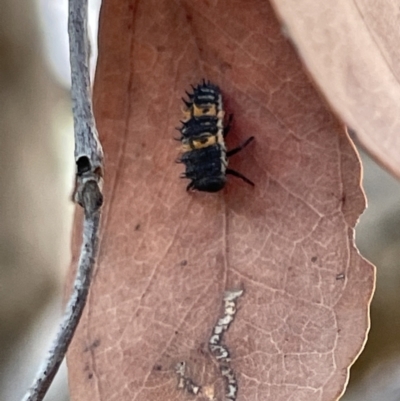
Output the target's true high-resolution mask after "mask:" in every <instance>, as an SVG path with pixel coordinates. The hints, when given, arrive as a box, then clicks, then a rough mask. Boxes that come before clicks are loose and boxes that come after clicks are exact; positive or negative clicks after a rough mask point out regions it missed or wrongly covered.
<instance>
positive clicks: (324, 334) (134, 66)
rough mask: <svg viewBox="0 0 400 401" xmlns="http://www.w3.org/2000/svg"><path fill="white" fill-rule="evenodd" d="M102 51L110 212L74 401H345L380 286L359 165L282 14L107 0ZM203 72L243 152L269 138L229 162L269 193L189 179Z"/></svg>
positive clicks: (242, 7) (74, 359)
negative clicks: (369, 256)
mask: <svg viewBox="0 0 400 401" xmlns="http://www.w3.org/2000/svg"><path fill="white" fill-rule="evenodd" d="M99 43H100V48H99V60H98V66H97V72H96V82H95V87H94V107H95V115H96V118H97V124H98V129H99V132H100V134H101V139H102V142H103V145H104V151H105V155H106V176H105V205H104V215H103V226H102V235H101V241H100V253H99V260H98V265H97V269H96V274H95V276H94V282H93V286H92V289H91V294H90V297H89V300H88V304H87V307H86V310H85V312H84V316H83V318H82V321H81V323H80V326H79V329H78V331H77V333H76V336H75V339H74V341H73V343H72V345H71V349H70V351H69V355H68V365H69V381H70V390H71V400H79V401H85V400H90V401H96V400H110V401H111V400H118V401H124V400H129V401H133V400H135V401H142V400H168V401H174V400H176V401H178V400H187V399H197V400H210V401H211V400H216V401H217V400H225V399H230V400H233V399H234V398H232V397H231V398H229V397H228V398H224V397H225V396H224V394H225V393H227V392H228V391H233V390H234V389H233V390H232V388H230V387H229V386H228V385H233V384H232V383H234V382H235V381H236V382H237V387H238V393H237V399H238V400H274V401H279V400H296V401H301V400H307V401H313V400H334V399H336V398H337V397H338V396H339V394H341V392H342V391H343V388H344V386H345V383H346V381H347V377H348V368H349V366H350V365H351V364H352V363H353V361H354V359H355V358H356V356H357V354H358V353H359V352H360V350H361V348H362V347H363V344H364V342H365V339H366V333H367V330H368V327H369V319H368V308H369V303H370V299H371V295H372V291H373V288H374V269H373V267H372V266H371V265H370V264H369V263H367V262H366V261H365V260H363V259H362V258H361V257H360V255H359V254H358V252H357V250H356V249H355V247H354V241H353V240H354V238H353V237H354V225H355V224H356V222H357V219H358V217H359V215H360V213H361V212H362V211H363V209H364V207H365V200H364V196H363V193H362V190H361V188H360V162H359V160H358V157H357V154H356V151H355V149H354V147H353V145H352V144H351V142H350V140H349V138H348V137H347V135H346V133H345V132H344V129H343V127H342V125H341V124H340V123H339V122H338V121H337V120H336V118H335V117H334V116H333V115H332V114H331V113H330V111H328V110H327V109H326V106H325V104H324V102H322V101H321V99H320V98H319V95H318V94H317V93H316V91H315V90H314V89H313V86H312V85H311V83H310V81H309V80H308V78H307V76H306V75H305V73H304V72H303V70H302V66H301V64H300V62H299V60H298V58H297V56H296V54H295V52H294V50H293V48H292V46H291V44H290V43H289V42H288V41H287V40H286V39H285V37H284V36H283V35H282V33H281V30H280V26H279V23H278V22H277V20H276V18H275V16H274V13H273V11H272V9H271V7H270V6H269V4H268V3H267V2H265V1H260V0H251V1H246V2H244V1H239V0H237V1H230V2H217V1H211V0H210V1H208V2H203V3H202V6H201V7H200V6H199V4H195V3H193V2H191V1H181V2H171V1H167V0H157V1H154V0H153V1H146V2H138V1H123V0H105V1H103V6H102V12H101V20H100V41H99ZM202 78H206V79H210V80H211V81H212V82H214V83H215V84H218V85H219V86H220V87H221V89H222V92H223V95H224V100H225V105H226V111H227V113H233V114H234V120H233V126H232V130H231V131H232V132H231V133H230V134H229V136H228V139H227V145H228V148H233V147H234V146H236V145H237V144H239V143H240V142H242V141H243V140H245V139H246V138H248V137H249V136H250V135H254V136H255V138H256V140H255V141H254V142H253V143H252V144H251V145H249V146H248V147H247V148H246V149H245V150H243V151H242V152H241V153H240V154H238V155H237V156H235V157H233V158H232V159H231V161H230V166H232V168H234V169H236V170H238V171H240V172H242V173H243V174H245V175H246V176H247V177H249V178H250V179H251V180H253V181H254V182H255V187H254V188H252V187H251V186H248V185H247V184H246V183H244V182H242V181H241V180H238V179H236V178H235V177H230V178H229V182H228V184H227V186H226V188H225V189H224V190H223V191H221V192H219V193H217V194H207V193H201V192H192V193H188V192H186V190H185V187H186V184H187V182H184V181H183V180H180V179H179V178H178V177H179V174H180V173H182V171H183V169H182V167H183V166H182V165H180V164H175V163H174V160H175V159H176V157H177V156H178V154H179V151H178V148H179V144H178V142H175V141H174V140H173V136H174V135H175V136H176V131H175V133H174V127H175V126H177V125H179V120H180V119H181V118H182V112H181V107H182V102H181V100H180V97H181V96H183V95H184V91H185V90H189V89H190V84H197V83H199V82H200V81H201V79H202ZM226 291H228V293H226ZM229 291H230V292H229ZM241 291H243V292H241ZM224 296H225V297H227V298H226V299H225V300H224ZM219 319H222V320H219ZM227 319H228V320H229V319H233V322H232V323H231V324H230V326H229V329H228V330H226V328H227V327H226V326H227V325H224V322H226V321H228V320H227ZM218 333H219V334H218ZM212 335H218V336H220V337H219V338H220V340H221V341H220V343H221V344H223V347H224V349H220V351H221V352H225V351H228V352H229V354H230V357H231V362H230V363H227V364H225V365H221V364H220V363H218V361H217V359H216V358H215V356H216V353H212V352H210V342H211V343H212V340H211V339H212ZM198 387H200V389H198ZM196 391H198V392H197V395H193V394H196ZM189 393H192V395H191V394H189Z"/></svg>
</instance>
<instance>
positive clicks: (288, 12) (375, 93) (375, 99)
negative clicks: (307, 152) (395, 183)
mask: <svg viewBox="0 0 400 401" xmlns="http://www.w3.org/2000/svg"><path fill="white" fill-rule="evenodd" d="M272 3H273V4H274V5H275V7H276V10H277V12H278V13H279V15H280V16H281V17H282V19H283V21H284V23H285V26H286V30H287V32H288V34H289V36H290V38H291V39H292V40H293V42H294V43H295V44H296V46H297V49H298V52H299V53H300V55H301V57H302V59H303V61H304V63H305V64H306V65H307V69H308V70H309V72H310V73H311V75H312V77H313V78H314V79H315V81H316V83H317V84H318V86H319V88H320V89H321V91H322V92H323V94H324V96H326V99H327V101H328V102H329V103H330V104H331V106H332V108H333V109H334V110H336V112H337V113H338V114H339V115H340V117H341V118H342V119H343V120H344V121H345V122H346V124H348V125H349V126H350V127H351V128H352V129H353V130H355V132H356V134H357V136H358V138H359V140H360V142H361V144H362V145H363V146H364V147H365V148H366V149H367V150H368V151H369V152H370V153H371V154H372V155H373V156H374V157H375V159H376V160H377V161H378V162H380V163H381V164H382V165H384V166H385V167H386V168H387V169H389V170H390V171H391V172H392V173H394V174H396V175H397V177H400V150H399V149H400V135H399V132H400V119H399V118H398V115H399V104H400V85H399V79H400V63H399V61H400V51H399V45H398V44H399V42H400V33H399V29H398V26H399V5H400V3H399V1H398V0H386V1H379V0H353V1H348V0H338V1H328V2H327V1H320V2H315V1H312V0H300V1H295V2H293V1H290V0H279V1H278V0H272Z"/></svg>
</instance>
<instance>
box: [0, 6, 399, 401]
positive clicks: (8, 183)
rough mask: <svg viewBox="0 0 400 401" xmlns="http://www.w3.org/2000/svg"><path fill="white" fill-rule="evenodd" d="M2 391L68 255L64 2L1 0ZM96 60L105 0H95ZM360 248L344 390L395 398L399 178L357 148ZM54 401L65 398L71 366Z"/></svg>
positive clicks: (69, 129) (44, 345) (27, 376)
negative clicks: (358, 326) (360, 309)
mask: <svg viewBox="0 0 400 401" xmlns="http://www.w3.org/2000/svg"><path fill="white" fill-rule="evenodd" d="M1 4H2V11H1V13H0V98H1V105H2V107H1V108H0V121H1V131H0V144H1V146H0V168H1V170H0V171H1V174H0V187H1V188H2V191H1V192H0V344H1V347H0V400H7V401H14V400H15V401H17V400H20V399H21V398H22V396H23V394H24V392H25V391H26V389H27V388H28V387H29V386H30V384H31V382H32V380H33V378H34V376H35V373H36V370H37V368H38V366H39V365H40V363H41V361H42V359H43V356H44V355H45V353H46V351H47V349H48V347H49V344H50V342H51V340H52V339H53V337H54V335H55V332H56V329H57V326H58V323H59V320H60V316H61V313H62V309H61V294H62V287H63V282H64V277H65V273H66V269H67V267H68V264H69V260H70V254H69V244H70V229H71V224H72V213H73V206H72V202H70V196H71V192H72V184H73V173H74V165H73V122H72V115H71V110H70V95H69V83H70V77H69V55H68V37H67V1H66V0H64V1H54V0H36V1H33V2H26V1H21V0H19V1H18V0H2V3H1ZM89 4H90V17H89V25H90V37H91V41H92V64H91V70H92V73H94V66H95V60H96V56H97V54H96V48H97V45H96V36H97V19H98V12H99V8H100V0H90V1H89ZM360 154H361V157H362V160H363V166H364V180H363V182H364V188H365V192H366V195H367V198H368V205H369V207H368V209H367V210H366V211H365V213H364V214H363V215H362V216H361V219H360V223H359V224H358V226H357V235H356V241H357V244H358V247H359V249H360V252H361V254H362V255H363V256H364V257H365V258H367V259H369V260H370V261H371V262H372V263H374V264H375V265H376V266H377V268H378V269H377V289H376V293H375V297H374V300H373V302H372V314H371V320H372V328H371V331H370V335H369V340H368V343H367V345H366V348H365V350H364V352H363V353H362V354H361V356H360V358H359V359H358V360H357V362H356V363H355V365H354V366H353V368H352V370H351V379H350V385H349V387H348V390H347V392H346V394H345V395H344V397H343V400H345V401H361V400H363V401H378V400H379V401H400V308H398V305H400V291H399V290H398V288H399V286H400V246H399V245H398V244H399V243H400V202H399V199H400V183H399V181H397V180H396V179H394V178H393V177H392V176H391V175H390V174H388V173H387V172H386V171H384V170H383V169H382V168H380V167H379V166H378V165H377V164H376V163H374V161H373V160H371V159H370V158H369V157H368V156H367V155H366V154H364V153H363V152H362V150H360ZM46 400H47V401H55V400H57V401H68V391H67V378H66V369H65V366H63V368H62V369H61V371H60V373H59V374H58V376H57V378H56V380H55V383H54V384H53V386H52V388H51V390H50V392H49V394H48V395H47V397H46Z"/></svg>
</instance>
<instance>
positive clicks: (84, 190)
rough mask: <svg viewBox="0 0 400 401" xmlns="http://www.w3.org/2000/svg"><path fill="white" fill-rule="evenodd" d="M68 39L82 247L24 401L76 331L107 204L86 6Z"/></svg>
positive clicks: (72, 19)
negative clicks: (70, 288) (63, 308)
mask: <svg viewBox="0 0 400 401" xmlns="http://www.w3.org/2000/svg"><path fill="white" fill-rule="evenodd" d="M68 33H69V44H70V61H71V94H72V109H73V114H74V131H75V162H76V166H77V172H76V184H75V195H74V198H75V201H76V202H77V203H79V204H80V205H81V206H82V207H83V209H84V216H85V217H84V223H83V242H82V247H81V254H80V258H79V264H78V269H77V273H76V277H75V282H74V287H73V291H72V295H71V298H70V300H69V302H68V305H67V308H66V311H65V314H64V317H63V320H62V323H61V325H60V328H59V330H58V333H57V335H56V338H55V340H54V342H53V344H52V346H51V348H50V350H49V352H48V355H47V357H46V359H45V361H44V363H43V366H42V367H41V369H40V370H39V372H38V374H37V376H36V378H35V380H34V382H33V385H32V386H31V388H30V389H29V390H28V391H27V393H26V395H25V397H24V400H25V401H41V400H43V398H44V396H45V395H46V393H47V390H48V388H49V387H50V385H51V383H52V381H53V379H54V376H55V375H56V373H57V371H58V368H59V367H60V364H61V362H62V361H63V359H64V356H65V354H66V352H67V349H68V346H69V344H70V342H71V340H72V337H73V335H74V332H75V329H76V327H77V326H78V323H79V320H80V317H81V315H82V312H83V309H84V307H85V304H86V299H87V295H88V292H89V287H90V282H91V277H92V271H93V267H94V264H95V258H96V254H97V245H98V231H99V223H100V207H101V205H102V203H103V195H102V192H101V184H102V177H103V151H102V148H101V144H100V141H99V138H98V134H97V130H96V126H95V120H94V116H93V111H92V101H91V88H90V75H89V42H88V36H87V0H69V19H68Z"/></svg>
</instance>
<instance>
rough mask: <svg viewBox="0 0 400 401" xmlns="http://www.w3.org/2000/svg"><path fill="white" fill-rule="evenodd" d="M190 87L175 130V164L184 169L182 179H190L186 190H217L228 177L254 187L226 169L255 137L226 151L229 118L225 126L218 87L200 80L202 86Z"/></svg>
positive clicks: (243, 178)
mask: <svg viewBox="0 0 400 401" xmlns="http://www.w3.org/2000/svg"><path fill="white" fill-rule="evenodd" d="M192 88H193V93H188V92H186V94H187V96H188V97H189V100H188V101H187V100H185V99H184V98H182V100H183V102H184V103H185V106H186V107H185V110H184V114H185V119H184V120H183V121H181V123H182V127H179V128H177V129H178V130H179V131H180V133H181V137H180V138H179V140H180V141H181V143H182V155H181V157H180V158H179V159H178V160H177V162H178V163H183V164H184V165H185V167H186V171H185V172H184V173H183V174H181V178H188V179H189V180H191V181H190V183H189V184H188V186H187V187H186V190H187V191H189V190H198V191H206V192H217V191H220V190H221V189H222V188H223V187H224V186H225V184H226V175H227V174H230V175H234V176H235V177H238V178H241V179H242V180H243V181H245V182H246V183H247V184H250V185H253V186H254V183H253V182H252V181H250V180H249V179H248V178H246V177H245V176H244V175H242V174H240V173H239V172H237V171H235V170H232V169H230V168H228V158H229V157H230V156H233V155H234V154H236V153H238V152H239V151H241V150H242V149H243V148H244V147H246V146H247V145H248V144H249V143H250V142H251V141H253V139H254V137H253V136H251V137H250V138H248V139H247V140H246V141H245V142H243V143H242V144H241V145H240V146H238V147H236V148H234V149H232V150H230V151H227V149H226V146H225V138H226V136H227V134H228V132H229V129H230V126H231V122H232V115H231V116H230V118H229V122H228V124H227V125H226V126H224V116H225V112H224V109H223V104H222V95H221V91H220V89H219V87H218V86H216V85H213V84H212V83H211V82H210V81H207V82H206V81H205V80H204V79H203V82H202V83H201V84H199V85H198V86H197V87H194V86H192Z"/></svg>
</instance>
